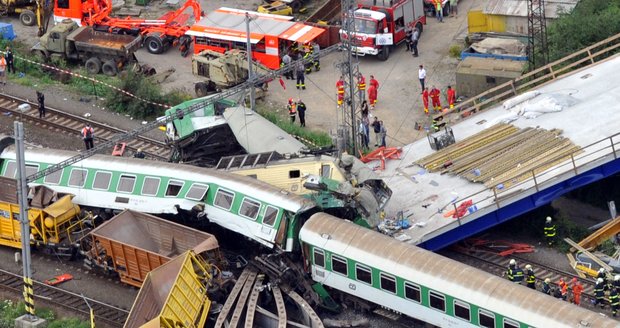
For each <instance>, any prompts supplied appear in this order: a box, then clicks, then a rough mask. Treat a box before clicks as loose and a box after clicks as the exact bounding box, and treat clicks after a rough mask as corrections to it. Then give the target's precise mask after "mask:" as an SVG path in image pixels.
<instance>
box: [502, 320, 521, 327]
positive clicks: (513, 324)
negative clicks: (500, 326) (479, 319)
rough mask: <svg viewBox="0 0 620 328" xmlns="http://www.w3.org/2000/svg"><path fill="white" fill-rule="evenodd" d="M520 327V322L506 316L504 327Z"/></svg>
mask: <svg viewBox="0 0 620 328" xmlns="http://www.w3.org/2000/svg"><path fill="white" fill-rule="evenodd" d="M519 327H520V325H519V323H518V322H516V321H514V320H512V319H508V318H504V328H519Z"/></svg>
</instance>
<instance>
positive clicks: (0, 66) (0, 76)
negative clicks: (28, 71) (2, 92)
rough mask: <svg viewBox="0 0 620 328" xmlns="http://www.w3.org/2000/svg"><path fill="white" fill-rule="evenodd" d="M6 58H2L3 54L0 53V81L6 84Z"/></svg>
mask: <svg viewBox="0 0 620 328" xmlns="http://www.w3.org/2000/svg"><path fill="white" fill-rule="evenodd" d="M6 74H7V71H6V59H5V58H4V54H0V82H2V84H4V85H6Z"/></svg>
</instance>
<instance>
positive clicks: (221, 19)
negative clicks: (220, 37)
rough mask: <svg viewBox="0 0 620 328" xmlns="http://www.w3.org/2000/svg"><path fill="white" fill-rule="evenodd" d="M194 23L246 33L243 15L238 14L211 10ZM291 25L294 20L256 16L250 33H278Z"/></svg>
mask: <svg viewBox="0 0 620 328" xmlns="http://www.w3.org/2000/svg"><path fill="white" fill-rule="evenodd" d="M196 25H199V26H207V27H216V28H221V29H225V30H231V31H237V32H242V33H244V34H245V33H246V28H245V16H243V15H238V14H231V13H224V12H218V11H213V12H210V13H209V14H207V15H206V16H205V17H203V18H202V19H201V20H200V21H199V22H198V23H196ZM293 25H295V22H291V21H283V20H273V19H270V18H265V17H261V16H257V17H254V19H253V20H252V22H251V23H250V33H256V34H263V35H264V34H268V35H280V34H282V33H284V31H286V30H288V29H289V28H291V27H292V26H293Z"/></svg>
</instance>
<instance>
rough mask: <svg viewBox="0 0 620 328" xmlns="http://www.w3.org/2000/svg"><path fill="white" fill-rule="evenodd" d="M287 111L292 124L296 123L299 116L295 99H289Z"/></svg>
mask: <svg viewBox="0 0 620 328" xmlns="http://www.w3.org/2000/svg"><path fill="white" fill-rule="evenodd" d="M286 109H288V116H289V117H290V118H291V123H295V117H296V116H297V103H296V102H295V100H293V98H289V99H288V105H286Z"/></svg>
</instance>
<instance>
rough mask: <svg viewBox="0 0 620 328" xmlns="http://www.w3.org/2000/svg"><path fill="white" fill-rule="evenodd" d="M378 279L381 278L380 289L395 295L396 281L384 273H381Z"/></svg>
mask: <svg viewBox="0 0 620 328" xmlns="http://www.w3.org/2000/svg"><path fill="white" fill-rule="evenodd" d="M379 277H380V278H381V289H383V290H386V291H388V292H390V293H394V294H396V279H394V277H392V276H389V275H387V274H385V273H381V274H380V275H379Z"/></svg>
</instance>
